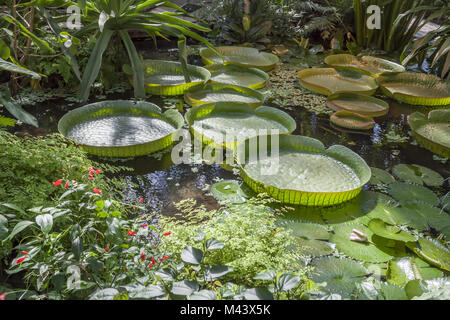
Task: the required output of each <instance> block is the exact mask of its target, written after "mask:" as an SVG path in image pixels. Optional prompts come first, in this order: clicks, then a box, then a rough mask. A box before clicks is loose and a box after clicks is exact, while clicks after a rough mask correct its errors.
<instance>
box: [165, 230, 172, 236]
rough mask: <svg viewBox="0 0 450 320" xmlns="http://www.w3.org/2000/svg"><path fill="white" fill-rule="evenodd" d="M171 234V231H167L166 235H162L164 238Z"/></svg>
mask: <svg viewBox="0 0 450 320" xmlns="http://www.w3.org/2000/svg"><path fill="white" fill-rule="evenodd" d="M171 234H172V231H168V232H166V233H164V236H165V237H166V236H170V235H171Z"/></svg>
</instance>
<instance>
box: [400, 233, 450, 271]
mask: <svg viewBox="0 0 450 320" xmlns="http://www.w3.org/2000/svg"><path fill="white" fill-rule="evenodd" d="M407 246H408V248H410V249H411V250H412V251H414V252H415V253H416V254H417V255H418V256H419V257H421V258H422V259H424V260H425V261H427V262H428V263H430V264H432V265H434V266H436V267H438V268H441V269H443V270H446V271H450V250H449V249H448V248H447V247H446V246H445V245H443V244H442V243H440V242H438V241H437V240H429V239H426V238H419V240H418V241H417V242H414V243H407Z"/></svg>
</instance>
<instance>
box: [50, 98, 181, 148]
mask: <svg viewBox="0 0 450 320" xmlns="http://www.w3.org/2000/svg"><path fill="white" fill-rule="evenodd" d="M183 124H184V119H183V117H182V116H181V114H180V113H179V112H178V111H175V110H167V111H166V112H164V113H162V112H161V109H160V108H159V107H158V106H156V105H154V104H152V103H149V102H142V101H141V102H133V101H125V100H115V101H102V102H97V103H93V104H89V105H86V106H84V107H81V108H77V109H75V110H72V111H70V112H68V113H67V114H65V115H64V116H63V117H62V118H61V120H60V121H59V123H58V130H59V132H60V133H61V134H62V135H64V136H66V137H68V138H70V139H73V140H74V141H75V142H76V143H77V144H79V145H80V147H81V148H82V149H84V150H86V151H87V152H89V153H92V154H95V155H99V156H108V157H133V156H138V155H144V154H150V153H152V152H155V151H158V150H161V149H164V148H166V147H168V146H170V145H171V144H172V143H173V141H172V135H173V134H174V133H175V132H176V131H177V130H179V129H180V128H181V127H182V126H183Z"/></svg>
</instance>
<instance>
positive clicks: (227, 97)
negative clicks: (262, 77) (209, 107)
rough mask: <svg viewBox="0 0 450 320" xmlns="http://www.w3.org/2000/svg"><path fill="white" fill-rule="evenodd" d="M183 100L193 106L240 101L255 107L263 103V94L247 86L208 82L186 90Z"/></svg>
mask: <svg viewBox="0 0 450 320" xmlns="http://www.w3.org/2000/svg"><path fill="white" fill-rule="evenodd" d="M184 100H185V101H186V103H187V104H189V105H191V106H193V107H196V106H200V105H202V104H206V103H212V102H241V103H247V104H248V105H250V106H252V107H254V108H256V107H259V106H261V105H262V104H263V103H264V95H263V94H262V93H261V92H259V91H256V90H253V89H250V88H248V87H242V86H236V85H232V84H223V83H209V84H207V85H201V86H197V87H193V88H191V89H190V90H188V91H187V92H186V93H185V94H184Z"/></svg>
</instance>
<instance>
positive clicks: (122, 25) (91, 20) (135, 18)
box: [74, 0, 213, 101]
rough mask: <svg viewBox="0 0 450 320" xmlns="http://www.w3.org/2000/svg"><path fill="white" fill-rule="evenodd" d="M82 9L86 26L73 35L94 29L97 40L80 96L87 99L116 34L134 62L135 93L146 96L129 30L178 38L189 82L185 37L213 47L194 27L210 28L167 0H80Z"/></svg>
mask: <svg viewBox="0 0 450 320" xmlns="http://www.w3.org/2000/svg"><path fill="white" fill-rule="evenodd" d="M74 4H77V5H78V6H80V8H81V9H82V11H83V14H82V16H81V20H82V22H83V24H84V26H83V27H82V28H81V29H80V30H79V31H78V32H76V33H74V36H80V35H83V34H87V33H92V32H95V33H96V34H98V38H97V42H96V45H95V47H94V49H93V50H92V52H91V55H90V58H89V60H88V63H87V66H86V68H85V70H84V72H83V76H82V79H81V84H80V88H79V98H80V99H81V100H83V101H86V100H87V99H88V97H89V92H90V88H91V86H92V84H93V83H94V81H95V79H96V78H97V75H98V73H99V70H100V67H101V64H102V55H103V53H104V52H105V50H106V49H107V47H108V45H109V43H110V41H111V38H112V36H113V35H118V36H119V37H120V39H121V40H122V42H123V44H124V46H125V48H126V51H127V53H128V57H129V59H130V63H131V69H132V71H133V78H134V95H135V97H137V98H143V97H145V89H144V68H143V67H142V63H141V61H140V59H139V55H138V52H137V50H136V48H135V46H134V44H133V41H132V40H131V38H130V36H129V34H128V30H140V31H144V32H146V33H147V34H149V35H150V36H151V37H152V38H153V39H154V40H155V41H156V37H162V38H165V39H167V37H168V36H172V37H176V38H178V39H179V40H178V47H179V50H180V61H181V64H182V66H183V69H184V70H185V78H186V81H187V82H190V78H189V75H188V73H187V67H186V66H187V49H186V36H188V37H191V38H194V39H196V40H198V41H200V42H202V43H204V44H206V45H207V46H209V47H211V48H213V46H212V45H211V44H210V43H209V42H208V41H207V40H205V39H204V38H203V37H201V36H200V35H199V34H197V33H196V32H194V31H192V29H195V30H198V31H204V32H208V31H210V29H208V28H206V27H203V26H200V25H198V24H195V23H193V22H190V21H187V20H185V19H183V18H181V16H189V14H188V13H187V12H186V11H185V10H183V9H182V8H180V7H179V6H177V5H175V4H173V3H172V2H170V1H167V0H90V1H78V2H77V3H74ZM158 7H168V8H172V9H175V10H176V12H156V11H154V9H156V8H158Z"/></svg>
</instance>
